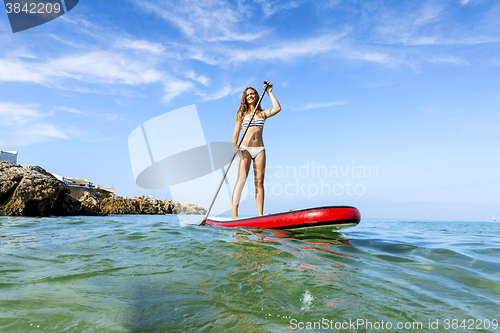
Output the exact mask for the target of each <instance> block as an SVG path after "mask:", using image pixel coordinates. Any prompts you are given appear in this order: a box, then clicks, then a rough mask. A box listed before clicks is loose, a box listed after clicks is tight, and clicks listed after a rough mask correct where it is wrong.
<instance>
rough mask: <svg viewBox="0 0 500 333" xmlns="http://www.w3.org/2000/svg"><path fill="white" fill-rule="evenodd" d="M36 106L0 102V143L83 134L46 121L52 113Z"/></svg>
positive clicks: (30, 141) (26, 142)
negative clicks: (42, 110)
mask: <svg viewBox="0 0 500 333" xmlns="http://www.w3.org/2000/svg"><path fill="white" fill-rule="evenodd" d="M38 107H39V106H38V105H37V104H16V103H0V127H1V131H0V143H1V144H2V145H5V146H9V145H10V146H20V145H27V144H31V143H36V142H44V141H53V140H57V139H70V138H72V137H76V136H82V135H84V133H83V132H82V131H81V130H79V129H76V128H62V127H59V126H57V125H55V124H51V123H48V122H46V118H47V117H50V116H52V115H53V113H50V112H49V113H43V112H41V111H40V110H38Z"/></svg>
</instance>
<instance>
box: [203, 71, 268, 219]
mask: <svg viewBox="0 0 500 333" xmlns="http://www.w3.org/2000/svg"><path fill="white" fill-rule="evenodd" d="M268 86H269V82H267V81H264V91H263V92H262V94H261V95H260V97H259V100H258V101H257V105H255V108H254V110H253V113H252V117H251V118H250V121H249V122H248V125H247V128H246V129H245V132H243V135H242V136H241V139H240V142H239V143H238V145H237V146H236V149H237V151H236V153H234V155H233V158H231V162H229V165H228V167H227V169H226V171H225V172H224V177H222V180H221V182H220V184H219V187H218V188H217V191H216V192H215V196H214V198H213V200H212V203H211V204H210V207H208V210H207V213H206V214H205V217H204V218H203V221H201V223H200V225H205V224H206V223H207V218H208V214H210V211H211V210H212V207H213V206H214V203H215V199H217V196H218V195H219V191H220V189H221V187H222V184H224V180H226V177H227V173H228V172H229V168H230V167H231V164H233V161H234V158H235V157H236V155H238V152H239V149H240V146H241V143H242V142H243V138H244V137H245V135H246V134H247V132H248V129H249V128H250V124H251V123H252V120H253V117H254V116H255V113H257V109H258V108H259V105H260V102H261V101H262V98H263V97H264V94H265V93H266V90H267V87H268Z"/></svg>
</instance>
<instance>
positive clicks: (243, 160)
mask: <svg viewBox="0 0 500 333" xmlns="http://www.w3.org/2000/svg"><path fill="white" fill-rule="evenodd" d="M266 91H267V94H268V95H269V98H270V99H271V102H272V103H273V108H272V109H266V110H262V108H261V107H260V105H259V107H258V108H257V112H256V113H255V116H254V118H253V120H252V122H251V123H250V127H249V128H248V132H247V133H246V134H245V137H244V138H243V142H242V143H241V146H240V151H239V153H240V154H239V156H238V179H237V181H236V184H235V186H234V190H233V212H232V214H231V218H233V219H237V218H238V206H239V205H240V199H241V192H242V191H243V187H244V186H245V182H246V180H247V177H248V172H249V170H250V164H251V162H252V161H253V170H254V179H255V200H256V201H257V215H258V216H261V215H263V211H264V170H265V168H266V151H265V149H264V142H263V141H262V132H263V129H264V122H265V121H266V119H267V118H269V117H272V116H274V115H275V114H277V113H278V112H280V111H281V106H280V103H278V100H277V99H276V97H274V94H273V85H272V84H271V83H270V82H267V90H266ZM258 99H259V95H258V94H257V90H255V89H254V88H252V87H249V88H246V89H245V90H244V91H243V96H242V97H241V104H240V107H239V108H238V112H237V113H236V125H235V127H234V132H233V147H234V149H236V145H237V144H238V139H239V136H240V132H243V133H245V130H246V128H247V126H248V123H249V122H250V118H251V117H252V114H253V112H254V110H255V107H256V106H257V102H258ZM235 153H236V151H235Z"/></svg>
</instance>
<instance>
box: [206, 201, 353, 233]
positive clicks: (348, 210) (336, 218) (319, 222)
mask: <svg viewBox="0 0 500 333" xmlns="http://www.w3.org/2000/svg"><path fill="white" fill-rule="evenodd" d="M360 220H361V214H360V213H359V211H358V209H357V208H355V207H351V206H328V207H316V208H307V209H300V210H290V211H288V212H282V213H275V214H268V215H263V216H255V217H243V218H239V219H229V218H223V217H212V216H210V217H208V218H207V222H206V224H210V225H215V226H219V227H230V228H231V227H232V228H234V227H245V228H263V229H307V230H309V229H313V230H314V229H325V228H330V229H340V228H343V227H349V226H355V225H357V224H358V223H359V221H360Z"/></svg>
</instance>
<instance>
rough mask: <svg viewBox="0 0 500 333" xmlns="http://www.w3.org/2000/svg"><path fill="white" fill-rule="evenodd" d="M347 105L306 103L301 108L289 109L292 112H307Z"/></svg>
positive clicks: (338, 103)
mask: <svg viewBox="0 0 500 333" xmlns="http://www.w3.org/2000/svg"><path fill="white" fill-rule="evenodd" d="M347 104H348V103H346V102H344V101H331V102H322V103H308V104H306V105H304V106H302V107H298V108H295V107H292V108H291V109H292V110H294V111H307V110H313V109H324V108H328V107H332V106H337V105H347Z"/></svg>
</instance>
